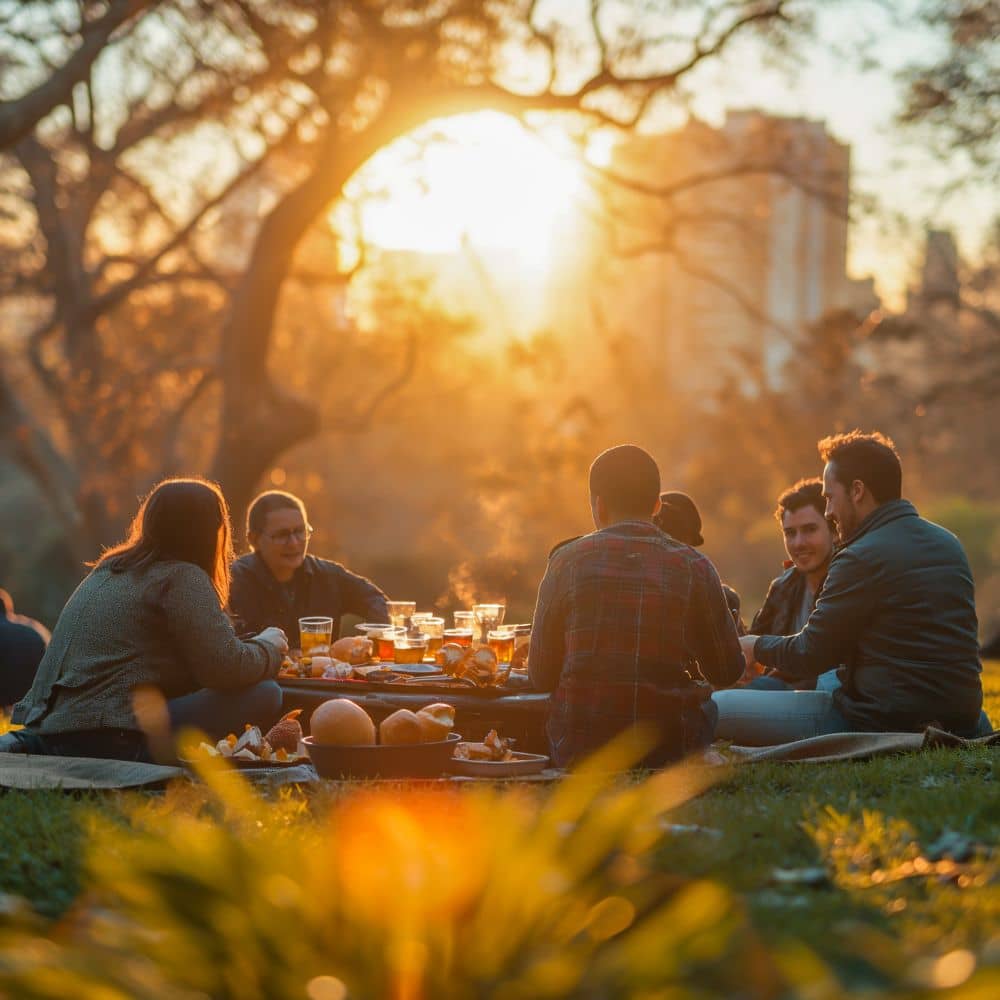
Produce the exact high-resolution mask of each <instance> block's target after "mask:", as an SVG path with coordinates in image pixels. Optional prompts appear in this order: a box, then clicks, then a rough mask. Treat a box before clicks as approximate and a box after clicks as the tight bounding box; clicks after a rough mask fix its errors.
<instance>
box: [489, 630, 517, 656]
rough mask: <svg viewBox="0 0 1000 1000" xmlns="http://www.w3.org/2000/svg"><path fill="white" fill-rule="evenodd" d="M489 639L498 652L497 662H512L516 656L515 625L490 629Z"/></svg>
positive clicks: (493, 648) (492, 647)
mask: <svg viewBox="0 0 1000 1000" xmlns="http://www.w3.org/2000/svg"><path fill="white" fill-rule="evenodd" d="M487 639H488V641H489V644H490V649H492V650H493V652H494V653H496V656H497V663H510V661H511V660H512V659H513V657H514V626H513V625H508V626H506V627H502V628H495V629H490V631H489V634H488V635H487Z"/></svg>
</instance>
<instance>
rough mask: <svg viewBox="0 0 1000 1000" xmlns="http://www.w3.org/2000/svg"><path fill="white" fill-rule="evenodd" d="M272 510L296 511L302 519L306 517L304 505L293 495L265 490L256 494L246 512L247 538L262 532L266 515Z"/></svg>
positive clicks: (280, 491)
mask: <svg viewBox="0 0 1000 1000" xmlns="http://www.w3.org/2000/svg"><path fill="white" fill-rule="evenodd" d="M272 510H297V511H299V512H300V513H301V514H302V517H303V518H305V516H306V505H305V504H304V503H303V502H302V501H301V500H300V499H299V498H298V497H297V496H296V495H295V494H294V493H285V492H284V490H267V492H265V493H258V494H257V496H255V497H254V498H253V501H252V502H251V504H250V509H249V510H248V511H247V536H248V537H249V536H250V535H251V534H253V535H256V534H259V533H260V532H262V531H263V530H264V525H265V524H266V523H267V515H268V514H270V513H271V511H272Z"/></svg>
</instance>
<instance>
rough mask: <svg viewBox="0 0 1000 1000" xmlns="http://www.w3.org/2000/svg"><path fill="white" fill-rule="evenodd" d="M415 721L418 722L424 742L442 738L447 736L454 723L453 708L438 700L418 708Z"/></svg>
mask: <svg viewBox="0 0 1000 1000" xmlns="http://www.w3.org/2000/svg"><path fill="white" fill-rule="evenodd" d="M417 721H418V722H419V723H420V730H421V732H422V733H423V738H424V742H425V743H433V742H435V741H437V740H444V739H447V738H448V734H449V733H450V732H451V730H452V728H453V727H454V725H455V709H454V708H453V707H452V706H451V705H447V704H445V703H444V702H443V701H438V702H435V703H434V704H433V705H426V706H425V707H424V708H422V709H420V711H419V712H417Z"/></svg>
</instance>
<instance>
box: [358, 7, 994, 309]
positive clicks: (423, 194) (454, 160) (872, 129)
mask: <svg viewBox="0 0 1000 1000" xmlns="http://www.w3.org/2000/svg"><path fill="white" fill-rule="evenodd" d="M910 6H912V3H911V0H902V2H901V3H898V4H894V5H893V10H892V12H891V13H890V12H889V11H887V10H886V8H885V7H884V6H880V5H877V4H873V3H871V2H870V0H854V2H850V0H848V2H843V3H835V4H831V5H830V6H829V7H826V8H825V9H824V11H823V13H822V14H821V15H820V16H819V18H818V20H817V26H816V27H817V30H816V40H815V41H813V42H811V43H809V44H808V45H806V46H804V47H802V48H801V49H800V50H799V51H798V52H797V53H796V57H795V65H792V66H789V65H788V64H787V63H785V64H782V65H781V66H775V65H772V64H769V63H768V61H767V60H766V59H764V58H762V57H761V51H760V49H759V47H758V46H757V45H756V44H755V43H753V42H751V41H745V42H742V43H740V44H738V45H734V46H733V47H732V48H731V50H730V51H729V53H728V55H727V57H726V58H725V59H724V60H722V61H717V62H713V63H712V64H711V65H706V66H704V67H702V68H700V69H699V70H698V71H697V72H696V73H695V74H693V75H692V76H691V77H690V78H689V79H688V83H687V88H686V89H687V94H688V98H689V106H690V110H691V113H692V114H694V115H696V116H698V117H700V118H702V119H703V120H705V121H707V122H709V123H712V124H720V123H721V122H722V120H723V118H724V117H725V113H726V111H727V110H734V109H741V108H750V107H759V108H763V109H765V110H767V111H771V112H773V113H775V114H783V115H803V116H806V117H809V118H812V119H818V120H821V121H823V122H824V123H825V124H826V127H827V129H828V130H829V131H830V132H831V133H832V135H833V136H834V137H835V138H837V139H839V140H840V141H842V142H846V143H848V144H849V145H850V146H851V151H852V164H853V175H852V190H853V192H854V193H855V194H856V195H859V194H860V195H872V196H874V197H875V199H877V204H878V206H879V211H878V212H877V213H875V214H866V213H864V212H861V211H859V212H858V213H857V215H856V220H855V224H854V225H853V226H852V230H851V243H850V249H849V260H848V270H849V272H850V273H851V275H852V276H854V277H861V276H864V275H868V274H871V275H873V276H874V277H875V279H876V284H877V288H878V290H879V292H880V294H881V295H882V296H883V297H884V298H885V300H886V301H887V303H888V304H889V305H890V306H894V307H898V306H899V305H900V304H901V301H902V294H903V292H904V290H905V287H906V284H907V281H908V280H909V279H910V277H911V275H912V268H913V266H914V264H915V261H916V260H917V257H918V254H919V250H920V246H921V234H922V231H923V227H924V225H925V224H927V223H930V224H932V225H935V226H939V227H941V226H944V227H949V228H952V229H953V230H954V231H955V233H956V235H957V236H958V239H959V244H960V247H961V248H962V250H963V251H964V252H965V253H967V254H970V255H974V254H975V253H976V252H977V249H978V245H979V243H980V240H981V237H982V234H983V230H984V225H985V222H986V221H987V220H988V219H989V218H990V217H991V215H992V214H994V213H996V212H997V211H1000V199H998V197H997V194H996V192H994V191H984V190H982V189H981V188H979V189H976V188H974V187H967V188H965V189H964V190H960V191H958V192H955V193H952V194H950V195H949V196H947V197H941V196H940V194H939V192H940V191H941V190H942V188H944V187H945V186H946V185H947V184H948V183H949V182H950V181H952V180H954V179H955V177H956V176H957V175H958V174H960V172H961V157H960V155H959V156H956V157H955V160H954V162H952V163H941V162H940V161H938V160H937V159H936V158H935V157H934V156H933V155H932V153H931V152H930V151H929V150H927V149H925V148H924V147H923V146H922V144H921V141H920V139H919V138H918V137H916V136H903V135H901V134H900V133H899V132H898V131H897V130H895V129H894V128H893V127H892V120H893V116H894V114H895V112H896V110H897V109H898V106H899V104H900V101H901V88H900V86H899V85H898V83H897V79H896V75H897V73H898V71H899V69H900V68H901V67H902V66H903V65H904V64H905V63H906V62H907V61H909V60H911V59H912V58H914V57H919V56H922V55H923V54H930V53H932V52H933V50H934V46H935V45H936V44H937V42H936V40H935V39H934V38H932V37H930V36H929V35H928V33H927V32H926V31H925V30H922V29H918V28H916V27H914V26H913V25H912V24H909V23H908V22H907V19H906V11H907V9H908V7H910ZM865 59H867V61H868V63H869V68H862V66H861V63H862V62H863V61H864V60H865ZM676 123H677V119H676V118H674V120H673V122H672V123H671V120H670V118H669V117H667V116H666V115H664V116H661V117H660V118H658V119H654V120H652V121H650V122H649V123H647V124H646V125H645V126H644V128H645V129H646V130H650V131H655V130H657V129H662V128H665V127H670V126H671V124H676ZM436 128H437V129H438V130H440V131H442V132H444V133H445V134H446V135H447V136H448V137H449V139H450V141H448V142H446V143H443V144H440V145H438V146H437V147H436V148H433V149H431V150H429V151H427V152H426V153H425V154H424V155H423V158H422V159H420V160H419V161H417V162H414V160H413V156H414V151H415V145H414V144H413V143H412V142H405V141H404V142H403V143H399V144H396V145H395V146H394V147H391V148H390V149H388V150H386V151H383V153H382V154H380V155H379V156H378V157H376V158H375V160H374V161H372V163H371V164H370V166H369V168H368V170H367V171H366V172H365V173H364V175H363V176H362V177H360V178H359V185H360V188H365V187H369V186H373V187H375V188H378V189H379V190H380V191H381V192H382V197H379V198H376V199H374V200H373V201H372V203H371V205H370V206H369V208H368V209H367V210H366V213H365V215H364V225H365V229H366V233H367V235H368V237H369V238H370V239H371V240H373V241H374V242H376V243H378V244H381V245H384V246H391V247H400V248H411V249H423V250H429V251H436V252H444V251H449V250H457V249H458V248H459V247H460V246H461V245H462V241H463V239H468V240H470V241H472V243H473V244H476V245H482V246H487V247H493V248H497V247H501V248H509V249H511V250H517V251H518V252H519V253H531V254H534V255H536V256H537V258H538V261H539V263H543V262H544V259H545V256H546V254H547V253H548V252H549V249H550V246H549V239H548V237H549V235H550V234H551V228H552V223H553V220H554V219H555V217H556V216H557V215H558V214H559V213H561V212H564V211H566V209H567V206H568V205H572V204H573V202H574V199H578V198H579V196H580V194H581V191H582V190H583V180H582V177H581V174H580V170H579V168H578V167H577V166H575V165H574V163H573V160H572V157H571V156H569V155H568V154H567V151H566V150H565V149H548V148H546V146H545V145H544V144H542V143H541V142H539V141H538V140H537V139H535V138H534V137H532V136H530V135H529V134H527V133H525V132H523V131H522V130H521V129H520V127H519V126H518V125H517V124H516V123H515V122H514V121H513V120H512V119H505V118H502V117H501V116H497V115H479V116H466V117H465V118H463V119H457V120H454V121H453V122H452V123H449V124H447V125H444V124H441V123H438V124H437V126H436ZM360 188H356V190H358V189H360Z"/></svg>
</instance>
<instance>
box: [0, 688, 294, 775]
mask: <svg viewBox="0 0 1000 1000" xmlns="http://www.w3.org/2000/svg"><path fill="white" fill-rule="evenodd" d="M167 712H168V714H169V716H170V729H171V732H172V733H173V734H174V735H176V734H178V733H179V732H180V731H181V730H182V729H197V730H200V731H201V732H203V733H205V734H206V735H207V736H208V738H209V739H211V740H212V741H213V742H214V741H215V740H219V739H221V738H222V737H223V736H225V735H226V734H227V733H237V734H239V733H242V732H243V727H244V725H246V724H247V723H248V722H249V723H250V724H251V725H255V726H260V728H261V729H262V730H264V732H267V730H268V729H270V728H271V726H272V725H274V723H275V722H277V721H278V716H279V715H281V688H280V687H279V686H278V684H277V683H276V682H275V681H260V683H258V684H254V685H253V686H252V687H248V688H242V689H241V690H239V691H210V690H209V689H208V688H202V689H201V690H200V691H194V692H192V693H191V694H186V695H182V696H181V697H180V698H171V699H170V701H168V702H167ZM3 752H6V753H33V754H46V755H49V756H56V757H101V758H111V759H113V760H131V761H147V762H149V761H151V760H152V757H151V755H150V752H149V747H148V746H147V745H146V737H145V736H144V735H143V734H142V733H140V732H137V731H136V730H132V729H88V730H84V731H78V732H66V733H47V734H43V733H39V732H36V731H35V730H33V729H30V728H29V729H19V730H17V731H15V732H12V733H7V734H5V735H4V736H0V753H3Z"/></svg>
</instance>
